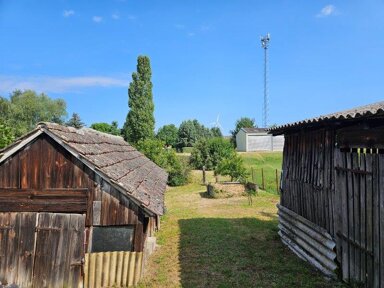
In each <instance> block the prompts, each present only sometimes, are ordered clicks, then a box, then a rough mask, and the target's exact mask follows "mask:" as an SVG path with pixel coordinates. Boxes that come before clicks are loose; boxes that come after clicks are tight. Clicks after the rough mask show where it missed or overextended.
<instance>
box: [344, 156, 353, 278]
mask: <svg viewBox="0 0 384 288" xmlns="http://www.w3.org/2000/svg"><path fill="white" fill-rule="evenodd" d="M352 154H353V153H350V152H345V157H346V159H347V169H348V170H349V171H348V172H347V173H346V175H345V177H346V178H345V181H346V182H347V199H348V203H347V209H348V211H347V213H348V234H347V235H348V238H349V239H351V240H352V241H354V238H355V223H354V211H353V208H354V205H353V200H354V195H353V194H354V191H353V174H352V172H351V171H350V170H351V169H352ZM344 232H345V231H344ZM348 250H349V260H348V261H349V279H355V250H356V249H355V247H354V246H353V245H349V244H348Z"/></svg>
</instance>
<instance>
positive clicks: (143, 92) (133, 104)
mask: <svg viewBox="0 0 384 288" xmlns="http://www.w3.org/2000/svg"><path fill="white" fill-rule="evenodd" d="M151 76H152V72H151V66H150V60H149V58H148V57H147V56H139V57H138V59H137V72H134V73H133V74H132V82H131V83H130V84H129V89H128V96H129V100H128V106H129V108H130V110H129V112H128V115H127V119H126V122H125V124H124V127H123V134H124V138H125V140H126V141H128V142H129V143H132V144H136V143H138V142H139V141H140V140H144V139H146V138H152V137H153V136H154V129H155V118H154V116H153V112H154V109H155V105H154V104H153V96H152V82H151Z"/></svg>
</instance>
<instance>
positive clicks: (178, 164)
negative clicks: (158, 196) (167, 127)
mask: <svg viewBox="0 0 384 288" xmlns="http://www.w3.org/2000/svg"><path fill="white" fill-rule="evenodd" d="M164 146H165V143H164V142H163V141H161V140H159V139H144V140H140V141H139V142H138V143H137V149H138V150H139V151H140V152H142V153H143V154H144V155H145V156H147V157H148V158H149V159H151V160H152V161H153V162H155V163H156V164H157V165H158V166H160V167H162V168H163V169H165V170H166V171H167V172H168V185H170V186H180V185H184V184H186V183H187V182H188V178H189V172H190V169H189V167H188V165H187V164H186V163H184V162H183V161H182V160H181V159H180V158H178V157H177V155H176V153H175V151H173V150H172V149H167V148H164Z"/></svg>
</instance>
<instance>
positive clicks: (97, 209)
mask: <svg viewBox="0 0 384 288" xmlns="http://www.w3.org/2000/svg"><path fill="white" fill-rule="evenodd" d="M100 219H101V201H93V225H100V222H101V220H100Z"/></svg>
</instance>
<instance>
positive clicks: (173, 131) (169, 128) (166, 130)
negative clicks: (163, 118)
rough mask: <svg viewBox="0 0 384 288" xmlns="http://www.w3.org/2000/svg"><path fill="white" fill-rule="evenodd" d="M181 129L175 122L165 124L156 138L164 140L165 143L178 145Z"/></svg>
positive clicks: (173, 145)
mask: <svg viewBox="0 0 384 288" xmlns="http://www.w3.org/2000/svg"><path fill="white" fill-rule="evenodd" d="M178 133H179V129H177V127H176V126H175V125H173V124H169V125H164V126H163V127H161V128H160V129H159V131H157V134H156V138H157V139H159V140H161V141H163V142H164V143H165V145H167V146H172V147H176V145H177V143H178Z"/></svg>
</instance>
